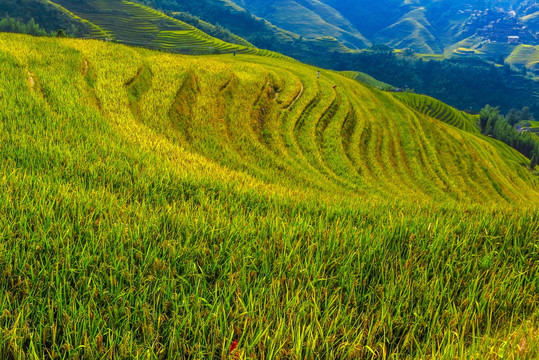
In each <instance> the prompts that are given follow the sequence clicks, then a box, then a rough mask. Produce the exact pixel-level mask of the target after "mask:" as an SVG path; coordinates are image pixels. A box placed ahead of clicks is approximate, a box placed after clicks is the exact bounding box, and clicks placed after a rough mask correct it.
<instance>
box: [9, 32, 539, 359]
mask: <svg viewBox="0 0 539 360" xmlns="http://www.w3.org/2000/svg"><path fill="white" fill-rule="evenodd" d="M58 59H61V61H58ZM0 61H1V62H2V64H3V66H2V71H1V72H0V144H1V146H0V159H1V160H2V161H0V188H1V189H2V191H0V250H1V251H0V273H1V274H2V276H1V277H0V289H1V291H0V358H3V359H13V358H16V359H19V358H58V359H77V358H79V359H82V358H84V359H94V358H114V359H160V358H167V359H185V358H190V359H209V358H211V359H231V358H233V359H262V358H263V359H282V358H297V359H314V358H320V359H406V358H409V359H426V358H432V359H445V358H448V359H455V358H466V359H484V358H489V357H492V356H498V357H501V358H528V359H533V358H536V357H537V356H538V355H539V348H538V342H537V341H536V339H537V336H538V326H537V324H538V319H539V318H538V315H539V294H538V291H537V289H538V288H539V242H538V238H539V211H538V206H539V204H538V201H539V184H538V179H537V175H534V173H533V172H532V171H530V170H528V169H527V168H526V166H527V164H528V163H529V160H528V159H526V158H525V157H524V156H522V155H521V154H519V153H518V152H516V151H514V150H512V149H510V148H509V147H507V146H506V145H504V144H502V143H500V142H498V141H495V140H493V139H491V138H488V137H484V136H482V135H480V134H478V133H477V132H476V131H475V129H474V128H473V127H471V126H468V125H467V124H468V122H470V123H471V122H472V119H471V118H467V117H466V116H464V115H463V114H460V113H456V112H454V110H452V109H449V108H447V107H442V106H440V105H439V104H437V103H435V102H434V101H433V100H429V99H428V98H425V97H416V96H412V95H409V94H390V93H386V92H382V91H377V90H375V89H373V88H371V87H369V86H365V85H363V84H361V83H359V82H357V81H355V80H353V79H350V78H347V77H344V76H342V75H340V74H338V73H335V72H330V71H322V73H321V76H320V79H317V70H318V69H316V68H313V67H310V66H306V65H302V64H300V63H298V62H294V61H288V60H283V59H273V58H270V57H263V56H254V55H244V56H241V57H238V56H236V57H234V56H232V55H218V56H183V55H174V54H164V53H160V52H156V51H150V50H147V49H140V48H130V47H127V46H122V45H119V44H112V43H105V42H102V41H85V40H76V39H52V38H33V37H27V36H22V35H12V34H10V35H8V34H0ZM424 103H428V104H430V105H429V106H430V107H431V109H430V110H429V111H426V110H425V107H424V106H423V104H424ZM409 104H411V105H409ZM447 113H449V114H450V115H447ZM438 118H440V119H443V120H444V121H446V122H447V123H446V122H444V121H440V120H439V119H438ZM449 123H452V124H453V125H455V126H453V125H450V124H449ZM493 354H495V355H493Z"/></svg>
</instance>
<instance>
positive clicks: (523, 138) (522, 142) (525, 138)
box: [479, 105, 539, 169]
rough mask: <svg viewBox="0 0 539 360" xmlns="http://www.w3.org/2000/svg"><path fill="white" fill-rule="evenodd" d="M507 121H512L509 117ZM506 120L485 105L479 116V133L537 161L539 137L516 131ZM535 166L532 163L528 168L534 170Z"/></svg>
mask: <svg viewBox="0 0 539 360" xmlns="http://www.w3.org/2000/svg"><path fill="white" fill-rule="evenodd" d="M508 119H509V120H512V119H511V118H510V117H508ZM508 119H506V118H504V117H503V116H501V115H500V113H499V109H498V108H493V107H491V106H488V105H487V106H486V107H485V108H484V109H483V110H481V114H480V115H479V126H480V128H481V132H482V133H483V134H485V135H491V136H493V137H494V138H496V139H498V140H501V141H503V142H504V143H506V144H507V145H509V146H511V147H512V148H513V149H517V150H518V151H520V152H521V153H522V154H524V155H525V156H526V157H527V158H529V159H539V137H537V136H535V135H533V134H531V133H529V132H526V131H524V132H520V131H517V130H516V129H515V128H514V127H513V126H512V125H511V124H509V123H508ZM512 121H514V120H512ZM536 164H537V162H535V163H534V161H532V162H531V165H530V167H531V168H532V169H535V166H534V165H536Z"/></svg>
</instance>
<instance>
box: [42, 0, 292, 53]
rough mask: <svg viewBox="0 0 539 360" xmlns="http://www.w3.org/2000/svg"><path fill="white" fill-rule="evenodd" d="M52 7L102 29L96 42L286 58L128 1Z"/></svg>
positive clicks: (62, 1) (63, 1) (72, 0)
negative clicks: (239, 43)
mask: <svg viewBox="0 0 539 360" xmlns="http://www.w3.org/2000/svg"><path fill="white" fill-rule="evenodd" d="M49 2H51V3H52V4H55V5H56V6H58V7H60V8H61V9H63V10H64V11H66V12H67V13H69V14H70V15H71V16H75V17H77V18H80V19H84V20H85V21H86V22H87V23H89V24H92V25H93V28H95V29H98V30H99V31H97V30H96V32H95V33H94V34H93V35H92V37H94V38H96V39H108V40H111V41H114V42H119V43H123V44H128V45H133V46H140V47H146V48H151V49H159V50H165V51H170V52H176V53H182V54H199V55H201V54H215V53H233V52H236V53H249V54H261V55H265V56H272V57H279V58H284V56H283V55H280V54H277V53H273V52H270V51H265V50H258V49H256V48H253V47H248V46H243V45H236V44H230V43H227V42H224V41H222V40H219V39H216V38H213V37H211V36H209V35H207V34H206V33H204V32H202V31H200V30H198V29H196V28H194V27H193V26H191V25H189V24H186V23H184V22H182V21H180V20H177V19H174V18H172V17H169V16H167V15H165V14H163V13H162V12H159V11H157V10H154V9H152V8H150V7H147V6H144V5H141V4H139V3H134V2H131V1H126V0H106V1H105V0H89V1H78V0H55V1H54V2H52V1H50V0H49Z"/></svg>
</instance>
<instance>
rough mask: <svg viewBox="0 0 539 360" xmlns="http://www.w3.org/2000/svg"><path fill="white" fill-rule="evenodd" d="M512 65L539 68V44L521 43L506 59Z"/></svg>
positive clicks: (532, 68)
mask: <svg viewBox="0 0 539 360" xmlns="http://www.w3.org/2000/svg"><path fill="white" fill-rule="evenodd" d="M506 62H507V63H509V64H511V65H519V66H525V67H527V68H529V69H531V70H539V46H532V45H519V46H517V47H516V48H515V49H514V50H513V52H512V53H511V55H509V57H508V58H507V59H506Z"/></svg>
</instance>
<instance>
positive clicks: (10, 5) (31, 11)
mask: <svg viewBox="0 0 539 360" xmlns="http://www.w3.org/2000/svg"><path fill="white" fill-rule="evenodd" d="M0 19H12V20H8V21H16V22H18V23H20V25H17V29H16V30H0V31H9V32H21V33H28V34H32V35H43V33H42V31H45V32H47V33H56V32H57V30H59V29H62V30H64V32H65V33H66V34H68V35H72V36H78V37H85V36H88V35H90V28H89V27H88V25H87V24H85V23H84V22H83V21H81V20H80V19H76V18H74V17H73V16H70V15H69V14H67V13H65V12H64V11H61V10H60V9H58V8H57V7H55V6H54V5H52V4H51V3H49V2H48V1H44V0H23V1H13V0H0ZM33 24H35V25H33ZM36 26H39V28H40V29H39V31H38V30H36ZM10 28H11V29H13V25H10Z"/></svg>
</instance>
